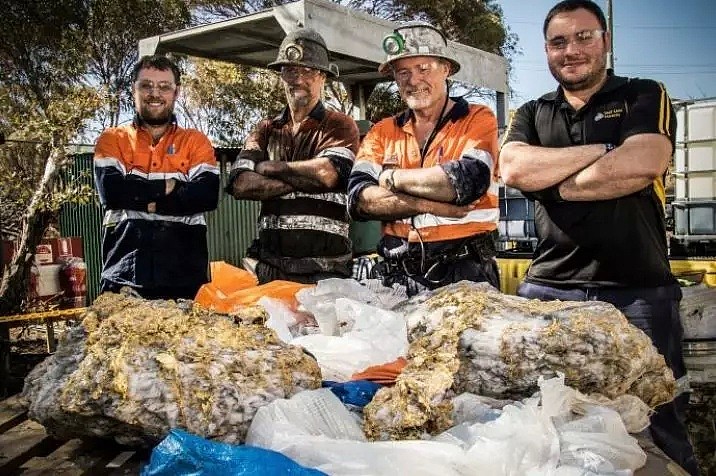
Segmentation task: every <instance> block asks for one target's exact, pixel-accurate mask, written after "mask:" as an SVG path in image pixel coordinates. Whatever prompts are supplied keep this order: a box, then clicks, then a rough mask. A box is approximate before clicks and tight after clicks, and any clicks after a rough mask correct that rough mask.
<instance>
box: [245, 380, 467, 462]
mask: <svg viewBox="0 0 716 476" xmlns="http://www.w3.org/2000/svg"><path fill="white" fill-rule="evenodd" d="M246 443H247V444H250V445H255V446H259V447H262V448H266V449H272V450H274V451H279V452H281V453H282V454H284V455H286V456H288V457H289V458H291V459H294V460H295V461H297V462H299V463H300V464H302V465H305V466H308V467H312V468H316V469H319V470H320V471H323V472H325V473H327V474H330V475H332V476H341V475H345V476H353V475H356V476H357V475H382V474H410V475H425V476H428V475H431V476H432V475H436V474H439V475H441V476H443V475H445V476H460V475H465V476H466V475H468V474H474V473H472V472H470V471H469V470H468V468H467V467H466V466H465V464H464V461H465V459H464V451H463V450H462V449H460V447H459V446H456V445H453V444H449V443H442V442H436V441H386V442H367V441H365V437H364V436H363V432H362V430H361V429H360V427H359V426H358V424H357V423H356V422H355V420H354V419H353V417H352V416H351V414H350V412H348V410H346V408H345V407H344V406H343V405H342V404H341V402H340V400H338V398H337V397H336V396H335V395H333V393H331V391H330V390H328V389H321V390H311V391H305V392H301V393H299V394H297V395H295V396H294V397H292V398H291V399H290V400H274V401H273V402H271V403H270V404H268V405H266V406H265V407H262V408H261V409H259V411H258V412H257V414H256V417H255V418H254V420H253V422H252V424H251V428H250V429H249V433H248V435H247V439H246Z"/></svg>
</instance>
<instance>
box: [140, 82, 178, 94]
mask: <svg viewBox="0 0 716 476" xmlns="http://www.w3.org/2000/svg"><path fill="white" fill-rule="evenodd" d="M137 88H138V89H139V90H140V91H141V92H142V93H144V94H152V92H153V91H154V89H158V90H159V92H160V93H161V94H169V93H171V92H173V91H174V89H175V88H176V85H175V84H174V83H172V82H169V81H161V82H159V83H157V84H154V83H153V82H152V81H140V82H138V83H137Z"/></svg>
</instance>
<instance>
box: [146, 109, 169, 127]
mask: <svg viewBox="0 0 716 476" xmlns="http://www.w3.org/2000/svg"><path fill="white" fill-rule="evenodd" d="M172 113H173V109H172V108H171V107H167V108H166V109H164V110H163V111H161V112H159V113H155V112H151V111H150V110H149V108H148V107H147V106H146V105H142V106H141V107H140V108H139V117H140V118H141V119H142V121H144V122H145V123H146V124H148V125H150V126H163V125H164V124H169V123H170V122H171V120H172Z"/></svg>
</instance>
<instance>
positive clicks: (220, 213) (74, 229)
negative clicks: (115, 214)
mask: <svg viewBox="0 0 716 476" xmlns="http://www.w3.org/2000/svg"><path fill="white" fill-rule="evenodd" d="M237 153H238V150H237V149H217V150H216V156H217V160H219V163H220V165H221V187H222V191H221V192H220V194H219V206H218V207H217V209H216V210H215V211H213V212H210V213H207V217H206V218H207V225H208V228H209V232H208V237H207V240H208V244H209V259H210V260H211V261H219V260H222V261H226V262H227V263H231V264H234V265H237V266H238V265H240V263H241V259H242V258H243V257H244V255H245V252H246V249H247V248H248V246H249V245H250V244H251V241H252V240H253V239H254V237H255V236H256V220H257V218H258V214H259V203H258V202H249V201H244V200H234V199H233V198H232V197H230V196H229V195H227V194H225V193H224V192H223V187H224V185H225V183H226V179H227V177H228V175H229V174H228V170H229V166H230V165H229V164H230V162H231V161H232V160H233V158H234V157H235V156H236V154H237ZM65 173H66V174H67V175H68V176H72V177H74V178H75V179H77V180H79V181H81V182H82V183H86V184H88V185H90V186H91V187H92V190H94V180H93V178H92V154H81V155H77V156H75V158H74V160H73V161H72V164H71V165H70V166H69V167H68V169H67V171H66V172H65ZM60 232H61V233H62V236H80V237H82V241H83V244H84V255H85V262H86V264H87V302H92V301H93V300H94V298H95V297H97V294H98V292H99V278H100V272H101V271H102V248H101V243H102V211H101V208H100V205H99V200H98V198H97V195H96V191H95V194H94V197H93V200H92V202H91V203H90V204H88V205H74V204H70V205H65V206H64V207H63V208H62V211H61V212H60ZM177 259H181V257H177Z"/></svg>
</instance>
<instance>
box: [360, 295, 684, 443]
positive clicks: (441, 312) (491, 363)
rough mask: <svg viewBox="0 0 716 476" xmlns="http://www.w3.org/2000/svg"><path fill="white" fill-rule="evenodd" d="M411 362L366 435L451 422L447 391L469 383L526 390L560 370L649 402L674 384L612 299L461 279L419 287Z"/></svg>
mask: <svg viewBox="0 0 716 476" xmlns="http://www.w3.org/2000/svg"><path fill="white" fill-rule="evenodd" d="M398 311H400V312H403V313H404V314H405V316H406V319H407V323H408V332H409V342H410V348H409V350H408V355H407V360H408V364H407V366H406V367H405V369H404V370H403V372H402V373H401V374H400V376H399V377H398V379H397V381H396V384H395V385H394V386H393V387H385V388H382V389H381V390H379V391H378V393H377V394H376V396H375V397H374V398H373V401H372V402H371V403H370V404H369V405H368V406H367V407H366V408H365V410H364V430H365V432H366V435H367V436H368V437H369V438H371V439H379V440H384V439H406V438H408V439H415V438H421V437H422V436H424V435H425V434H426V433H427V434H433V435H434V434H437V433H439V432H441V431H444V430H446V429H448V428H449V427H450V426H452V421H451V412H452V404H451V399H452V397H453V396H454V395H457V394H460V393H463V392H470V393H474V394H478V395H484V396H487V397H492V398H498V399H515V400H517V399H522V398H526V397H529V396H531V395H532V394H533V393H534V392H535V391H537V390H538V386H537V380H538V378H539V377H540V376H544V377H545V378H551V377H554V376H556V375H557V373H558V372H561V373H563V374H564V375H565V383H566V384H567V385H569V386H571V387H574V388H576V389H578V390H579V391H580V392H582V393H584V394H597V395H600V396H604V397H607V398H609V399H615V398H617V397H619V396H621V395H625V394H630V395H634V396H637V397H639V398H640V399H641V400H643V401H644V402H645V403H646V404H647V405H649V406H650V407H652V408H653V407H656V406H657V405H660V404H663V403H666V402H668V401H670V400H672V399H673V398H674V395H675V392H676V384H675V381H674V377H673V374H672V372H671V370H670V369H669V368H668V367H667V366H666V363H665V361H664V358H663V356H661V355H660V354H659V353H658V351H657V350H656V348H655V347H654V346H653V345H652V343H651V339H650V338H649V337H648V336H647V335H646V334H645V333H644V332H642V331H641V330H639V329H638V328H636V327H635V326H633V325H631V324H629V322H628V321H627V319H626V318H625V317H624V315H623V314H622V313H621V312H619V311H618V310H617V309H616V308H615V307H614V306H612V305H611V304H607V303H603V302H596V301H590V302H561V301H548V302H543V301H538V300H528V299H525V298H521V297H518V296H511V295H507V294H502V293H500V292H499V291H497V290H496V289H494V288H492V287H491V286H489V285H488V284H485V283H471V282H467V281H463V282H460V283H456V284H452V285H448V286H445V287H443V288H440V289H438V290H435V291H432V292H429V293H425V294H421V295H419V296H415V297H413V298H411V299H410V300H408V301H407V302H406V303H405V304H404V305H403V306H402V307H401V308H400V309H398Z"/></svg>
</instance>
